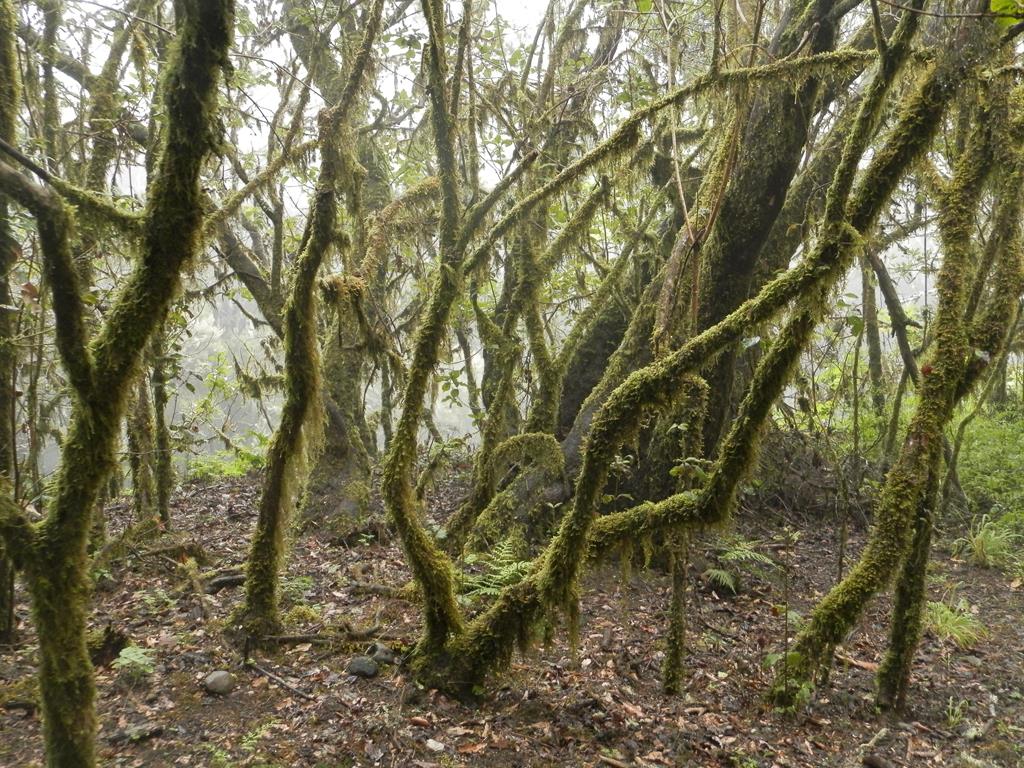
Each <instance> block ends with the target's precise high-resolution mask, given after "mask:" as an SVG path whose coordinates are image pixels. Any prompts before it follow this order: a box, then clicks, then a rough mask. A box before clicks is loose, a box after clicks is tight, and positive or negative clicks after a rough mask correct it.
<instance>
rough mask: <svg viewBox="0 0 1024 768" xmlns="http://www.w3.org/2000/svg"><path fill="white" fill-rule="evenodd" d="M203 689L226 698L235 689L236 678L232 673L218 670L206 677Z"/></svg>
mask: <svg viewBox="0 0 1024 768" xmlns="http://www.w3.org/2000/svg"><path fill="white" fill-rule="evenodd" d="M203 687H204V688H205V689H206V690H208V691H209V692H210V693H215V694H217V695H218V696H224V695H226V694H229V693H231V691H233V690H234V689H235V677H234V675H232V674H231V673H230V672H225V671H224V670H223V669H218V670H217V671H216V672H211V673H210V674H208V675H207V676H206V677H205V679H204V680H203Z"/></svg>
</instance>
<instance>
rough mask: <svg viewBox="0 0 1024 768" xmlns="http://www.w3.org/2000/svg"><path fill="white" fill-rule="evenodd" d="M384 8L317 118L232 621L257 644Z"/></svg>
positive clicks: (313, 408) (304, 433) (271, 589)
mask: <svg viewBox="0 0 1024 768" xmlns="http://www.w3.org/2000/svg"><path fill="white" fill-rule="evenodd" d="M383 6H384V3H383V0H376V1H375V2H374V4H373V6H372V7H371V8H370V10H369V11H368V15H367V17H366V27H365V29H364V33H363V39H362V43H361V45H360V48H359V52H358V53H357V54H356V57H355V59H354V61H353V63H352V68H351V70H350V72H349V75H348V79H347V81H346V83H345V87H344V89H343V91H342V92H341V94H340V97H339V100H338V101H336V102H335V103H333V104H330V105H328V107H327V108H325V109H324V110H323V111H322V112H321V113H320V116H319V120H318V122H319V136H318V144H319V147H320V155H321V157H320V173H319V177H318V179H317V185H316V190H315V192H314V196H313V200H312V204H311V210H310V214H309V224H308V231H309V238H308V240H307V242H306V243H305V247H304V248H303V250H302V252H301V253H300V254H299V256H298V258H297V259H296V261H295V265H294V268H293V275H292V281H291V291H290V294H289V297H288V301H287V303H286V304H285V309H284V323H283V325H284V350H285V401H284V405H283V407H282V410H281V421H280V423H279V424H278V427H277V429H276V430H275V431H274V436H273V437H272V438H271V441H270V447H269V448H268V450H267V466H266V470H265V476H264V480H263V491H262V494H261V496H260V504H259V518H258V520H257V523H256V532H255V534H254V536H253V541H252V545H251V547H250V550H249V556H248V558H247V560H246V578H245V602H244V604H243V605H242V606H241V607H240V610H239V613H238V615H237V616H236V618H235V621H236V623H237V624H239V625H240V626H241V627H242V630H243V632H244V633H245V634H246V635H247V636H249V637H252V638H254V639H256V640H257V641H258V640H259V638H261V637H263V636H265V635H267V634H272V633H273V632H275V631H276V630H277V628H278V627H279V626H280V620H279V617H278V610H277V608H278V582H279V572H280V569H281V564H282V560H283V557H284V542H285V536H286V533H287V525H288V522H289V516H290V512H291V510H292V509H293V508H294V505H295V503H296V500H297V496H298V495H299V494H300V493H301V490H302V486H303V485H304V483H305V481H306V477H305V474H306V462H307V461H308V458H309V457H308V455H307V454H308V452H310V451H312V450H314V449H315V446H316V443H317V442H318V440H319V433H320V429H321V427H322V414H321V413H320V404H321V397H322V396H321V390H320V386H321V384H320V349H319V340H318V338H317V307H316V301H317V296H316V290H315V289H316V279H317V274H318V273H319V271H320V266H321V265H322V264H323V262H324V260H325V259H326V258H327V257H328V254H329V252H330V250H331V249H332V247H333V246H334V243H335V240H336V237H337V234H336V222H337V209H338V192H339V186H340V185H343V184H345V183H346V177H347V176H348V175H349V174H352V173H353V172H354V171H353V169H354V162H355V161H354V158H353V157H352V156H351V155H350V154H346V148H347V146H348V144H349V143H350V142H351V136H349V135H346V132H347V130H348V129H349V127H350V125H349V120H350V116H351V111H352V109H353V107H354V105H355V101H356V99H357V98H358V95H359V92H360V90H361V88H362V86H363V82H364V79H365V75H366V71H367V67H368V66H369V64H370V55H371V51H372V46H373V42H374V40H375V39H376V36H377V33H378V32H379V30H380V23H381V14H382V12H383Z"/></svg>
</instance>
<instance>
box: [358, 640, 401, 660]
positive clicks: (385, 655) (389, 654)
mask: <svg viewBox="0 0 1024 768" xmlns="http://www.w3.org/2000/svg"><path fill="white" fill-rule="evenodd" d="M366 653H367V655H369V656H370V658H372V659H373V660H374V661H375V662H377V663H378V664H397V663H398V655H397V654H396V653H395V652H394V651H393V650H391V649H390V648H388V647H387V646H386V645H384V643H374V644H373V645H371V646H370V647H369V648H368V649H367V651H366Z"/></svg>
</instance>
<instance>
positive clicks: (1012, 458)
mask: <svg viewBox="0 0 1024 768" xmlns="http://www.w3.org/2000/svg"><path fill="white" fill-rule="evenodd" d="M1022 465H1024V423H1022V421H1021V419H1020V414H1019V413H1015V412H1014V411H1012V410H1009V411H1000V412H998V413H996V414H995V415H990V414H984V413H983V414H981V415H979V416H978V418H977V419H975V421H974V422H973V423H972V424H971V425H970V427H969V428H968V429H967V432H966V434H965V435H964V443H963V450H962V452H961V454H960V459H959V462H958V465H957V468H958V472H959V474H960V484H961V485H962V486H963V489H964V492H965V493H966V494H967V497H968V498H969V499H970V500H971V501H972V502H973V503H974V504H975V505H976V506H977V508H978V509H979V511H982V512H990V511H993V508H994V507H996V506H998V508H999V509H1001V510H1003V514H1002V515H1001V516H1000V518H999V519H1000V520H1001V521H1002V520H1003V519H1004V518H1005V522H1006V523H1007V524H1013V525H1014V526H1015V527H1019V529H1020V531H1021V532H1024V484H1021V482H1020V468H1021V466H1022Z"/></svg>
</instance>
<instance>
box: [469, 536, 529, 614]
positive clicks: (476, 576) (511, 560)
mask: <svg viewBox="0 0 1024 768" xmlns="http://www.w3.org/2000/svg"><path fill="white" fill-rule="evenodd" d="M519 550H520V547H519V546H517V544H516V543H515V542H514V541H513V540H512V539H511V538H507V539H503V540H502V541H500V542H498V544H497V545H496V546H495V547H494V548H493V549H492V550H491V551H490V552H489V553H486V554H471V555H467V556H466V558H465V563H466V564H467V565H480V566H482V567H483V570H482V571H481V572H480V573H465V572H464V573H463V574H462V590H461V591H462V594H463V596H465V597H467V598H470V599H473V598H479V597H488V598H491V597H497V596H498V595H499V594H501V591H502V590H503V589H504V588H505V587H510V586H512V585H513V584H518V583H519V582H520V581H522V580H523V578H524V577H525V576H526V574H527V573H529V572H530V565H531V562H532V561H530V560H521V559H520V555H519Z"/></svg>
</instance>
